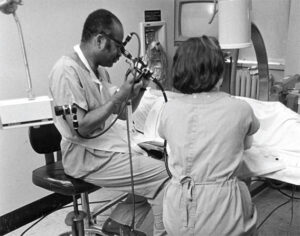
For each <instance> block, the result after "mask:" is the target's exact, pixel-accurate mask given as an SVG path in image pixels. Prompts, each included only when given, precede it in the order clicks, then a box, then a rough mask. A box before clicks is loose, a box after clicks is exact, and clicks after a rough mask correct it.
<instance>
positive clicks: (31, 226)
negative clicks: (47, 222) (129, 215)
mask: <svg viewBox="0 0 300 236" xmlns="http://www.w3.org/2000/svg"><path fill="white" fill-rule="evenodd" d="M105 202H109V200H105V201H94V202H89V204H98V203H105ZM80 205H82V204H81V203H80V204H78V206H80ZM72 206H73V205H67V206H62V207H59V208H56V209H54V210H52V211H51V212H49V213H47V214H45V215H43V216H42V217H40V218H39V219H38V220H37V221H36V222H34V223H33V224H32V225H30V226H29V227H28V228H27V229H25V230H24V231H23V232H22V233H21V234H20V236H23V235H24V234H25V233H26V232H28V231H29V230H30V229H32V228H33V227H34V226H35V225H37V224H38V223H39V222H41V221H42V220H43V219H45V218H46V217H47V216H49V215H51V214H52V213H54V212H56V211H59V210H62V209H65V208H69V207H72Z"/></svg>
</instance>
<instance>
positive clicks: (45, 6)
mask: <svg viewBox="0 0 300 236" xmlns="http://www.w3.org/2000/svg"><path fill="white" fill-rule="evenodd" d="M173 6H174V3H173V0H163V1H161V0H152V1H148V0H89V1H86V0H42V1H37V0H26V1H24V5H23V6H20V7H19V8H18V11H17V15H18V17H19V19H20V21H21V25H22V28H23V34H24V39H25V44H26V49H27V55H28V61H29V67H30V71H31V77H32V82H33V90H34V93H35V95H37V96H39V95H47V94H48V78H47V76H48V74H49V72H50V70H51V67H52V66H53V64H54V62H55V61H56V60H57V59H58V58H59V57H60V56H61V55H62V54H66V53H68V52H70V51H71V50H72V47H73V45H75V44H76V43H78V42H79V40H80V36H81V30H82V26H83V23H84V20H85V18H86V17H87V15H88V14H89V13H90V12H91V11H93V10H96V9H98V8H106V9H108V10H111V11H112V12H113V13H115V14H116V15H117V16H118V17H119V18H120V20H121V21H122V22H123V26H124V31H125V34H127V33H129V32H132V31H134V32H137V33H139V22H141V21H144V10H161V13H162V20H164V21H166V24H167V40H168V43H167V44H168V48H167V50H168V52H169V55H172V54H173V52H174V47H173V32H174V30H173V28H174V25H173V18H174V10H173ZM136 47H137V41H136V40H135V39H132V41H131V42H130V43H129V44H128V49H129V50H130V51H131V52H132V53H133V54H134V55H135V53H136V51H137V50H136ZM126 69H127V64H125V63H124V60H121V61H120V62H118V64H116V65H115V66H114V69H109V71H110V74H111V77H112V81H113V82H114V83H115V84H121V82H122V80H123V76H124V73H125V71H126ZM0 83H1V85H0V100H4V99H12V98H20V97H26V96H27V94H26V89H27V88H28V87H27V78H26V73H25V67H24V63H23V58H22V53H21V46H20V40H19V37H18V31H17V27H16V24H15V22H14V19H13V16H12V15H4V14H2V13H0ZM27 132H28V129H27V128H20V129H12V130H0V216H1V215H3V214H5V213H8V212H10V211H12V210H14V209H17V208H19V207H21V206H23V205H26V204H28V203H30V202H32V201H35V200H37V199H39V198H41V197H43V196H45V195H47V194H48V193H49V192H48V191H45V190H42V189H41V188H39V187H36V186H34V185H33V184H32V182H31V172H32V170H33V169H35V168H37V167H39V166H41V165H43V164H44V159H43V158H42V157H41V156H39V155H38V154H36V153H34V151H33V150H32V149H31V147H30V145H29V143H28V137H27V135H28V134H27Z"/></svg>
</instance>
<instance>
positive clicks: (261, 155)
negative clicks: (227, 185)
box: [133, 90, 300, 185]
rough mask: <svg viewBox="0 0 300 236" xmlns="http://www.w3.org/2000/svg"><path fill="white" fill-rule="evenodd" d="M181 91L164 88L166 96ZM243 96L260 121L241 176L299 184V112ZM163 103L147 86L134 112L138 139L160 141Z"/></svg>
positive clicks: (176, 94)
mask: <svg viewBox="0 0 300 236" xmlns="http://www.w3.org/2000/svg"><path fill="white" fill-rule="evenodd" d="M178 96H181V94H178V93H173V92H167V97H168V100H171V99H172V98H174V97H178ZM237 98H239V99H243V100H245V101H246V102H248V103H249V104H250V106H251V107H252V108H253V110H254V113H255V115H256V116H257V117H258V119H259V121H260V129H259V131H258V132H257V133H256V134H255V135H254V142H253V146H252V147H251V148H250V149H249V150H247V151H245V155H244V165H242V166H241V169H240V175H241V177H251V176H263V177H268V178H272V179H277V180H280V181H283V182H287V183H292V184H296V185H300V115H299V114H297V113H295V112H293V111H292V110H290V109H289V108H287V107H285V106H284V105H283V104H281V103H280V102H266V101H259V100H254V99H250V98H244V97H237ZM163 104H164V99H163V97H162V93H161V92H160V91H158V90H149V91H147V92H146V93H145V95H144V97H143V99H142V101H141V106H140V107H139V109H138V110H137V111H136V112H135V113H134V115H133V120H134V122H135V125H136V127H137V128H138V129H139V130H141V131H143V132H144V134H145V135H144V137H143V139H141V142H142V141H151V140H155V141H161V142H162V141H163V140H162V139H161V138H160V137H159V135H158V133H157V129H158V124H159V117H160V113H161V110H162V107H163Z"/></svg>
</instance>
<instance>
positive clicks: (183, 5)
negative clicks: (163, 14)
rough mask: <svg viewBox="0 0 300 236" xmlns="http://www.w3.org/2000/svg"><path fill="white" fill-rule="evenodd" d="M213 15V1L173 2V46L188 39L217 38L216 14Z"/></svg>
mask: <svg viewBox="0 0 300 236" xmlns="http://www.w3.org/2000/svg"><path fill="white" fill-rule="evenodd" d="M213 15H214V1H213V0H175V29H174V32H175V35H174V43H175V45H178V44H180V43H181V42H183V41H185V40H187V39H188V38H190V37H197V36H202V35H203V34H205V35H207V36H215V37H218V18H217V17H218V14H216V15H215V17H214V19H213V21H212V22H211V23H210V21H211V19H212V17H213Z"/></svg>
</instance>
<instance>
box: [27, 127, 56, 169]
mask: <svg viewBox="0 0 300 236" xmlns="http://www.w3.org/2000/svg"><path fill="white" fill-rule="evenodd" d="M29 141H30V144H31V147H32V148H33V150H34V151H35V152H37V153H39V154H44V155H45V158H46V164H50V163H53V162H54V161H55V158H54V153H56V156H57V160H61V152H60V141H61V135H60V133H59V132H58V130H57V129H56V127H55V125H54V124H48V125H42V126H37V127H29Z"/></svg>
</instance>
